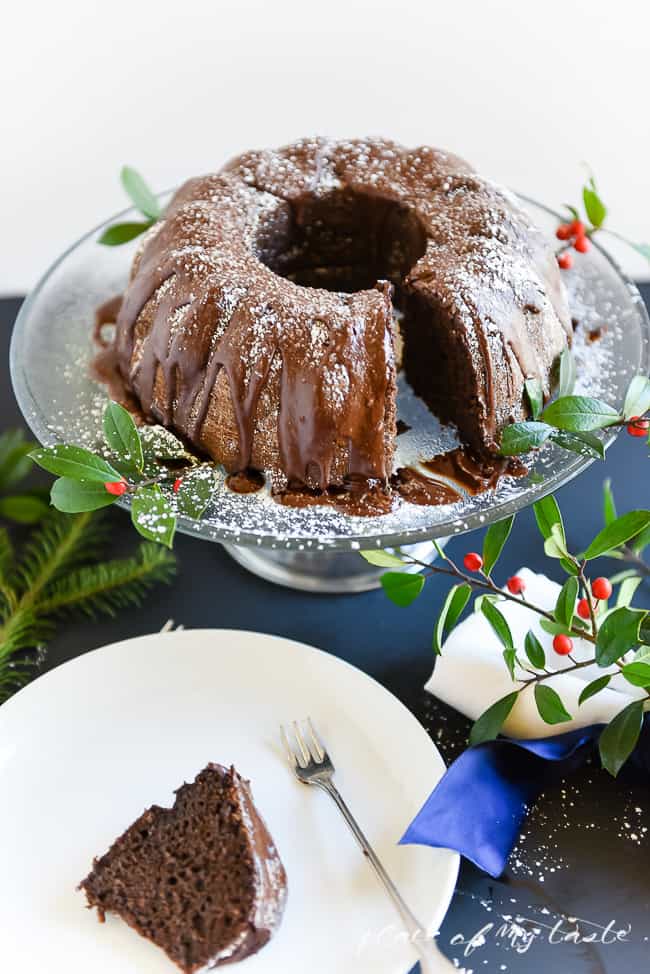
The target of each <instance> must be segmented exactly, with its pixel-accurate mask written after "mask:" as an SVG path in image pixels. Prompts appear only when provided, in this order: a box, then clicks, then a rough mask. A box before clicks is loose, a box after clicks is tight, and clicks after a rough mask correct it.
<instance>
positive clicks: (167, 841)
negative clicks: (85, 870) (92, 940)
mask: <svg viewBox="0 0 650 974" xmlns="http://www.w3.org/2000/svg"><path fill="white" fill-rule="evenodd" d="M79 888H80V889H83V890H84V892H85V893H86V897H87V899H88V904H89V906H90V907H96V908H97V912H98V914H99V919H100V920H101V921H103V920H104V919H105V914H106V913H108V912H111V913H116V914H118V916H120V917H121V918H122V919H123V920H125V921H126V923H128V924H129V925H130V926H131V927H133V928H134V930H137V932H138V933H139V934H141V935H142V936H143V937H146V938H147V939H149V940H151V941H153V943H155V944H156V945H157V946H158V947H160V948H161V949H162V950H164V951H165V953H166V954H167V955H168V957H169V958H170V959H171V960H172V961H173V962H174V963H175V964H177V965H178V967H180V969H181V970H182V971H184V972H185V974H196V972H198V971H204V970H209V969H210V968H213V967H216V966H218V965H219V964H226V963H230V962H233V961H237V960H242V959H243V958H244V957H247V956H248V955H249V954H253V953H255V952H256V951H258V950H260V949H261V948H262V947H263V946H264V945H265V944H266V943H267V942H268V940H269V939H270V937H271V936H272V934H273V931H274V930H275V928H276V927H277V926H278V924H279V923H280V920H281V918H282V912H283V910H284V905H285V901H286V895H287V879H286V873H285V871H284V867H283V865H282V862H281V861H280V857H279V855H278V852H277V850H276V848H275V844H274V842H273V840H272V838H271V836H270V834H269V831H268V829H267V827H266V825H265V824H264V821H263V820H262V818H261V816H260V814H259V812H258V811H257V809H256V808H255V805H254V803H253V798H252V794H251V790H250V785H249V782H247V781H245V780H244V779H243V778H241V777H240V775H239V774H238V773H237V772H236V771H235V769H234V768H230V770H227V769H226V768H224V767H222V766H221V765H218V764H209V765H208V766H207V767H206V768H205V769H204V770H203V771H201V772H200V774H199V775H198V776H197V777H196V779H195V780H194V782H193V783H192V784H184V785H183V786H182V787H181V788H179V789H178V791H177V792H176V800H175V802H174V805H173V807H172V808H161V807H160V806H159V805H153V806H152V807H151V808H149V809H147V810H146V811H145V812H143V814H142V815H141V816H140V818H138V819H137V820H136V821H135V822H134V823H133V824H132V825H131V826H130V827H129V828H128V829H127V830H126V832H124V833H123V835H121V836H120V837H119V838H118V839H116V841H115V842H114V843H113V845H112V846H111V848H110V849H109V850H108V852H107V853H106V854H105V855H103V856H101V857H100V858H98V859H95V860H94V862H93V868H92V870H91V872H90V873H89V875H88V876H87V877H86V878H85V879H84V880H83V881H82V882H81V883H80V887H79Z"/></svg>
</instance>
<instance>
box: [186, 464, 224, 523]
mask: <svg viewBox="0 0 650 974" xmlns="http://www.w3.org/2000/svg"><path fill="white" fill-rule="evenodd" d="M215 486H216V481H215V476H214V470H213V469H212V468H211V467H209V466H207V465H202V466H200V467H194V469H192V470H189V471H188V472H187V473H186V474H183V477H182V480H181V486H180V488H179V490H178V493H177V494H176V507H177V509H178V513H179V514H184V515H185V517H192V518H194V519H198V518H200V517H201V515H202V514H203V512H204V511H205V509H206V507H207V506H208V504H209V503H210V501H211V500H212V495H213V494H214V489H215Z"/></svg>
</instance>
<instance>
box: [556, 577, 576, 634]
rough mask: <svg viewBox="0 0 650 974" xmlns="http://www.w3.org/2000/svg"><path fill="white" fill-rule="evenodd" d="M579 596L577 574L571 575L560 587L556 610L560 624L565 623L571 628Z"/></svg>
mask: <svg viewBox="0 0 650 974" xmlns="http://www.w3.org/2000/svg"><path fill="white" fill-rule="evenodd" d="M577 597H578V579H577V578H575V576H573V575H570V576H569V578H567V580H566V582H565V583H564V585H563V586H562V588H561V589H560V594H559V595H558V597H557V602H556V603H555V612H554V615H555V618H556V619H557V621H558V622H559V623H560V625H564V626H565V627H566V628H567V629H570V628H571V622H572V620H573V614H574V612H575V607H576V599H577Z"/></svg>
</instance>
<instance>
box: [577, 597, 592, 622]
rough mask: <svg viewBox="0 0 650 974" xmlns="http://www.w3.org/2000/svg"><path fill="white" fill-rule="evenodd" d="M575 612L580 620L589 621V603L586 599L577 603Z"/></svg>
mask: <svg viewBox="0 0 650 974" xmlns="http://www.w3.org/2000/svg"><path fill="white" fill-rule="evenodd" d="M577 612H578V615H579V616H580V618H581V619H591V612H590V610H589V602H588V601H587V599H580V601H579V602H578V608H577Z"/></svg>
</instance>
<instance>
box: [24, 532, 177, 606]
mask: <svg viewBox="0 0 650 974" xmlns="http://www.w3.org/2000/svg"><path fill="white" fill-rule="evenodd" d="M174 566H175V562H174V557H173V555H171V554H170V552H169V551H166V550H165V549H164V548H161V547H160V546H159V545H156V544H153V543H147V542H145V543H143V544H141V545H140V548H139V549H138V552H137V554H136V555H135V556H134V557H133V558H123V559H118V560H115V561H108V562H104V563H103V564H99V565H92V566H90V567H84V568H80V569H78V570H77V571H76V572H73V573H72V574H70V575H68V576H67V577H66V578H64V579H61V580H60V581H58V582H56V583H54V584H53V585H51V586H50V587H49V588H48V589H47V591H46V592H44V593H43V595H44V597H43V599H42V600H39V601H37V603H36V606H35V609H36V612H37V613H39V614H41V615H44V616H49V615H52V614H56V615H60V614H62V613H65V612H68V611H69V610H70V609H72V608H78V609H79V610H80V611H81V612H83V613H85V614H86V615H88V616H90V617H92V618H94V617H95V616H96V615H97V613H98V612H104V613H106V614H107V615H111V616H114V615H115V614H116V612H117V611H118V610H120V609H125V608H128V606H130V605H139V604H140V603H141V602H142V600H143V598H144V597H145V595H146V594H147V592H148V591H149V590H150V589H151V588H152V587H153V586H154V585H155V584H156V582H169V581H170V580H171V578H172V576H173V574H174Z"/></svg>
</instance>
